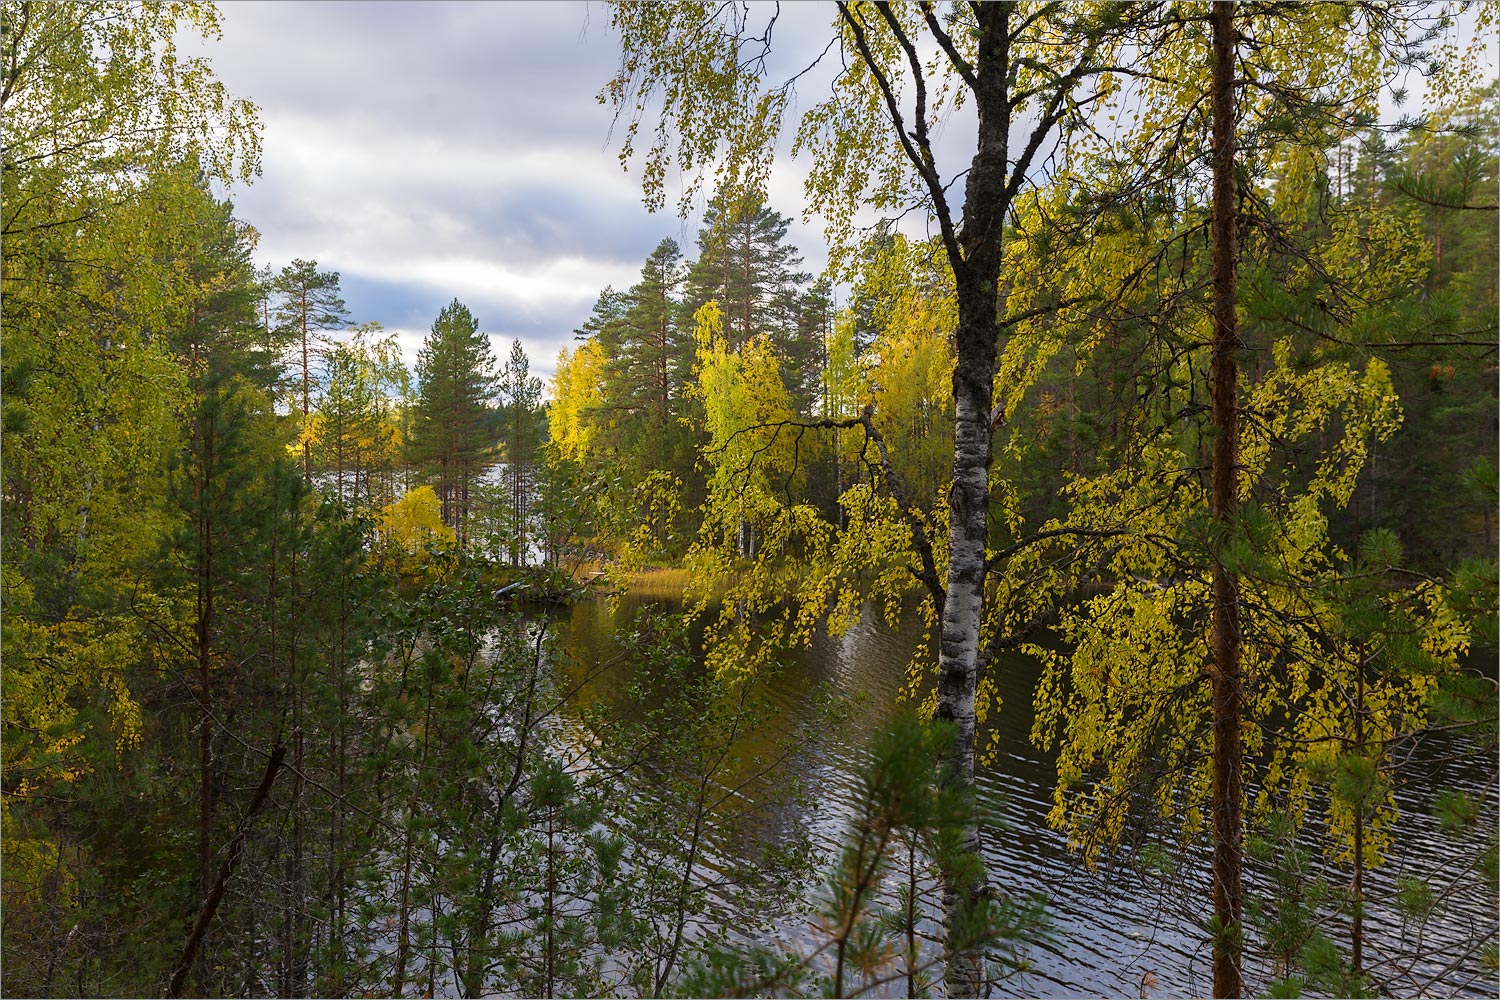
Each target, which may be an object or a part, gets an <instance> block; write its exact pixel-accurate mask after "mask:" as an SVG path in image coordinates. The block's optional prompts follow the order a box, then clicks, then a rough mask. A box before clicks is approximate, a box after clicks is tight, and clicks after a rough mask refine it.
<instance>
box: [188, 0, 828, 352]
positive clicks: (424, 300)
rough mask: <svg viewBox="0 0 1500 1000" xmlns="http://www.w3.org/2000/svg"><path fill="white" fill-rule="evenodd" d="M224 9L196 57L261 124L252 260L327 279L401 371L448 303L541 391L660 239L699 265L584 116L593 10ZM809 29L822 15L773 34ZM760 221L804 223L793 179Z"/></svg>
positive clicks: (794, 13)
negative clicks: (533, 376)
mask: <svg viewBox="0 0 1500 1000" xmlns="http://www.w3.org/2000/svg"><path fill="white" fill-rule="evenodd" d="M220 10H221V13H222V15H223V29H224V35H223V38H222V39H220V40H219V41H217V42H213V43H211V44H209V45H207V46H206V47H205V48H204V49H203V51H204V53H205V54H206V55H208V57H209V58H210V60H211V62H212V65H213V68H214V70H215V72H216V73H217V75H218V76H219V78H220V79H221V80H223V81H224V83H225V85H226V86H227V87H228V88H229V90H230V91H231V93H233V94H234V95H235V96H238V97H247V98H249V99H250V100H252V101H254V102H255V103H256V104H258V105H259V106H260V109H261V117H262V121H263V123H264V144H265V149H264V159H263V163H262V166H263V175H262V176H261V177H260V178H259V179H258V180H257V181H256V182H255V183H254V184H253V185H251V186H250V187H248V188H237V189H234V190H231V191H230V192H229V193H230V196H231V197H232V198H233V200H234V202H235V208H236V214H238V215H239V216H240V217H241V218H242V219H244V220H245V221H246V222H248V223H250V224H251V225H253V226H255V227H256V228H257V229H258V230H259V231H260V233H261V242H260V246H259V249H258V251H257V253H256V262H257V263H258V264H262V265H266V264H269V265H271V266H273V267H276V268H280V267H281V266H282V265H284V264H286V263H287V262H288V261H290V260H291V259H293V258H296V257H300V258H304V259H312V260H316V261H317V262H318V264H319V266H320V267H321V268H323V269H331V270H336V271H338V272H339V274H340V276H341V279H342V288H343V292H344V299H345V301H346V302H347V303H348V305H349V309H350V314H351V318H352V319H353V320H355V321H357V322H363V321H368V320H376V321H379V322H380V323H381V324H382V325H384V326H385V327H386V328H387V329H388V330H394V331H396V332H397V333H398V335H399V336H400V338H401V343H402V347H403V353H404V354H405V356H406V358H407V361H408V363H411V362H414V361H415V358H416V351H417V348H418V347H419V346H420V344H421V340H422V337H423V335H424V334H425V333H426V331H427V330H428V328H429V327H430V326H431V324H432V321H433V319H435V318H436V316H437V314H438V311H439V310H440V309H441V308H442V307H443V306H444V305H446V304H447V303H448V302H450V301H451V300H452V299H453V298H455V297H457V298H458V299H460V300H461V301H463V302H464V304H466V305H467V306H468V307H469V308H470V310H471V311H473V313H474V314H475V316H476V317H477V318H478V319H479V323H480V329H481V330H484V331H486V332H488V333H489V334H491V336H492V339H493V342H494V345H495V350H496V354H497V356H501V357H503V356H504V355H505V354H506V353H507V352H508V351H509V349H510V341H511V338H519V339H520V340H521V341H522V343H523V344H524V345H525V347H526V350H527V353H528V354H529V355H530V357H531V360H532V370H533V372H537V373H540V374H543V375H550V374H551V372H552V369H553V366H554V362H555V359H556V357H557V352H558V350H559V349H560V348H562V347H564V346H571V344H572V331H573V330H574V329H575V328H576V327H578V326H579V325H580V324H581V323H582V322H583V321H584V319H586V318H587V316H588V314H589V311H590V308H591V306H592V305H593V302H594V299H595V298H596V297H597V295H598V293H599V291H600V290H601V289H602V288H603V287H604V286H605V285H607V284H613V285H614V286H615V287H616V288H625V287H628V286H629V285H631V284H633V283H634V282H635V281H636V280H637V279H638V277H639V272H640V267H641V264H642V263H643V262H644V260H645V258H646V255H647V254H649V253H650V252H651V250H652V248H654V247H655V246H656V244H657V243H659V242H660V241H661V240H662V239H663V238H664V237H668V236H670V237H672V238H674V239H676V240H677V241H678V243H679V244H681V245H682V247H683V249H684V251H685V252H687V253H688V254H689V256H692V255H694V253H695V250H694V242H693V241H694V239H695V237H696V234H697V220H696V219H693V220H688V221H686V222H684V221H683V220H681V219H679V218H677V217H676V216H675V215H674V214H672V212H671V209H670V207H669V208H668V210H667V211H666V212H663V213H659V214H657V215H654V216H653V215H650V214H648V213H647V212H646V210H645V209H644V208H643V207H642V205H641V195H640V183H639V177H638V175H636V174H626V173H625V172H624V171H622V169H621V167H620V163H619V161H618V158H617V154H618V143H617V142H611V141H610V124H611V114H610V111H609V109H608V108H607V107H605V106H603V105H601V104H599V103H598V102H597V101H596V100H595V98H594V95H595V94H596V93H597V92H598V90H599V89H600V87H601V86H603V85H604V83H605V82H606V81H607V80H608V78H609V77H610V75H611V73H612V72H613V70H614V68H615V65H616V63H617V60H618V50H617V48H616V45H615V39H614V36H613V33H612V32H611V31H610V28H609V15H608V11H607V10H606V9H605V8H604V6H603V5H602V4H599V3H592V4H585V3H581V2H580V3H566V2H547V3H518V2H508V3H441V4H440V3H419V4H408V3H285V2H272V3H259V2H235V0H230V2H225V3H222V4H221V5H220ZM808 15H815V17H814V20H816V21H818V22H821V21H822V20H823V19H824V17H825V12H824V11H822V10H816V11H814V10H811V9H808V8H803V9H801V10H795V9H794V10H791V11H790V12H789V14H788V15H787V18H786V19H787V20H788V21H795V20H796V19H797V18H798V17H801V18H802V19H804V20H806V19H807V17H808ZM801 34H802V35H805V34H808V33H801ZM778 41H780V42H781V43H782V46H783V48H784V55H785V57H786V58H788V59H793V58H796V57H798V56H799V55H800V52H799V48H800V47H802V46H804V45H805V44H807V43H806V42H804V41H803V39H802V37H800V36H799V33H798V32H795V31H791V30H788V31H787V32H786V34H785V35H781V34H780V32H779V31H778ZM670 201H671V199H670V198H669V202H670ZM772 204H773V206H774V207H776V208H777V209H778V210H779V211H781V212H782V213H783V214H785V215H788V216H792V217H793V218H794V220H796V219H799V218H800V213H801V208H802V203H801V178H800V175H799V174H798V173H797V171H796V170H795V169H789V170H783V171H782V172H781V174H780V175H778V177H777V178H776V179H775V183H774V185H773V190H772ZM819 232H820V227H819V226H818V225H817V224H816V223H814V224H812V225H809V226H805V227H804V226H802V225H801V224H800V222H794V226H793V234H792V235H793V239H794V242H795V243H796V244H797V245H798V246H799V247H800V248H801V249H802V252H803V256H804V258H805V264H804V266H805V268H806V269H807V270H810V271H817V270H818V269H819V268H821V267H822V265H823V263H824V252H823V250H822V249H821V245H820V239H819Z"/></svg>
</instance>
